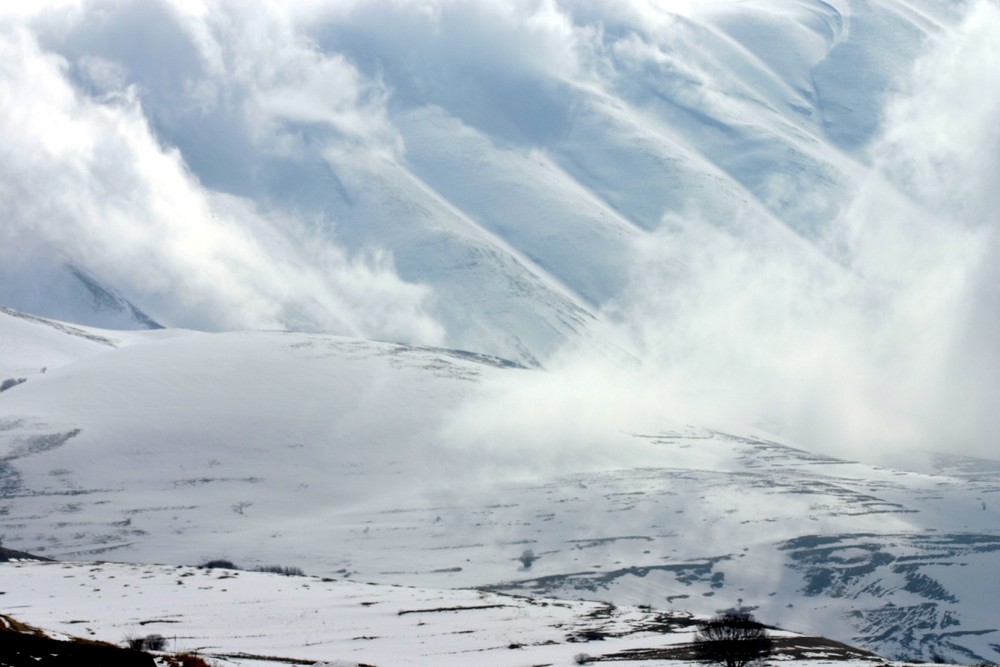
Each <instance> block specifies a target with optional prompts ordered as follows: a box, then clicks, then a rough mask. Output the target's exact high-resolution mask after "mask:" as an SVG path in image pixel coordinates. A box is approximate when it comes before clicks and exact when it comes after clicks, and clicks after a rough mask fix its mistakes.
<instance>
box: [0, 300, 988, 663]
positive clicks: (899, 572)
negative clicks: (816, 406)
mask: <svg viewBox="0 0 1000 667" xmlns="http://www.w3.org/2000/svg"><path fill="white" fill-rule="evenodd" d="M0 326H2V329H0V331H2V340H3V341H4V343H5V349H13V350H17V351H18V353H19V354H20V355H22V358H23V359H25V360H26V362H28V361H30V363H31V364H32V365H33V366H34V367H38V368H40V367H42V366H43V365H44V366H45V367H46V368H47V371H46V372H45V373H41V372H39V371H35V372H32V371H31V369H27V368H24V367H20V368H17V369H9V370H8V371H5V372H16V373H21V374H23V376H24V377H26V379H27V381H26V382H24V383H22V384H19V385H17V386H15V387H13V388H11V389H8V390H7V391H5V392H3V394H0V425H2V432H0V452H2V464H0V473H2V482H0V484H2V490H3V499H2V508H3V512H2V516H0V533H2V534H3V536H4V538H3V539H4V544H5V545H9V546H14V547H15V548H19V549H22V550H24V551H29V552H33V553H39V554H41V555H46V556H50V557H55V558H57V559H70V560H90V559H102V560H120V561H133V562H145V563H163V562H166V563H174V564H198V563H202V562H205V561H208V560H212V559H218V558H224V559H229V560H232V561H235V562H238V563H242V564H245V565H248V566H252V565H264V564H271V563H281V564H283V565H288V566H292V567H299V568H302V569H304V570H305V571H306V572H308V573H310V574H313V575H318V576H331V577H338V578H341V577H346V578H350V579H354V580H359V581H372V582H381V583H392V584H405V585H419V586H426V587H432V588H465V587H479V588H488V589H491V590H494V591H499V592H511V593H521V594H524V593H527V594H530V595H533V596H539V595H540V596H545V597H562V598H580V599H593V600H602V601H606V602H612V603H615V604H620V605H651V606H653V607H654V608H657V609H662V608H672V609H677V610H688V611H691V612H695V613H700V614H711V613H714V612H716V611H717V610H722V609H730V608H734V607H745V608H749V609H752V610H754V612H755V614H756V615H757V616H758V617H759V618H761V619H762V620H765V621H766V622H768V623H772V624H775V625H778V626H781V627H785V628H788V629H789V630H793V631H797V632H804V633H806V634H813V635H824V636H830V637H833V638H835V639H839V640H841V641H846V642H848V643H853V644H855V645H861V646H864V647H866V648H869V649H871V650H875V651H878V652H880V653H882V654H884V655H890V656H906V657H908V658H911V659H912V658H917V657H923V658H925V659H927V658H932V657H935V656H940V657H945V658H947V659H951V660H958V661H965V662H972V661H982V660H994V659H995V658H996V655H997V652H998V651H997V644H998V638H997V634H998V632H1000V630H998V629H997V628H996V615H995V610H994V603H995V600H996V598H997V595H998V594H1000V591H998V590H997V588H996V585H997V581H996V578H995V577H993V576H992V573H993V572H994V570H995V564H996V559H997V554H998V553H1000V526H998V523H997V511H996V498H997V493H998V492H1000V463H998V462H996V461H989V462H988V461H983V460H971V459H961V458H957V457H939V458H937V459H933V460H932V459H930V458H928V459H927V466H928V467H929V468H930V469H931V470H930V471H928V472H919V473H918V472H906V471H903V470H894V469H887V468H878V467H873V466H871V465H866V464H862V463H853V462H849V461H843V460H839V459H834V458H830V457H825V456H818V455H815V454H810V453H808V452H806V451H804V450H802V449H799V448H796V447H794V446H793V445H792V444H790V443H788V442H784V441H782V440H780V439H777V438H775V437H774V436H772V435H769V434H767V433H766V432H762V431H760V430H759V429H752V428H748V427H738V426H735V427H734V426H732V425H730V427H729V430H722V428H721V427H720V426H718V425H713V426H700V425H697V424H690V423H688V422H685V421H682V420H673V419H671V418H670V415H669V413H664V414H663V415H660V417H659V418H658V419H656V420H655V421H651V422H648V423H641V424H634V425H632V426H634V427H635V428H630V425H629V424H628V423H626V422H616V423H615V424H614V426H615V427H617V430H615V429H609V430H607V431H597V432H594V431H591V430H589V429H587V428H585V429H583V430H581V431H580V432H579V433H576V434H569V437H567V433H565V432H564V431H560V432H558V433H553V432H547V431H546V429H545V428H539V429H538V432H531V433H529V432H523V431H521V432H519V431H516V430H515V431H508V432H506V433H505V432H504V430H503V427H502V426H501V424H503V423H504V422H510V421H514V422H516V421H517V419H518V416H517V415H514V414H512V413H510V412H509V411H508V407H509V406H508V405H506V403H505V402H504V401H496V400H493V399H494V397H495V393H496V392H497V391H499V390H500V389H499V388H502V390H503V391H505V392H509V391H511V390H512V387H518V388H520V389H521V390H523V392H527V393H528V394H530V393H531V392H532V391H533V389H532V384H533V383H535V382H537V378H538V377H540V376H542V377H544V376H545V375H547V374H549V372H547V371H541V370H533V369H527V368H523V367H518V366H516V365H513V364H511V363H510V362H505V361H503V360H500V359H498V358H493V357H483V356H480V355H474V354H469V353H459V352H454V351H449V350H444V349H437V348H421V347H407V346H402V345H398V344H389V343H375V342H370V341H363V340H357V339H349V338H342V337H335V336H329V335H320V334H306V333H288V332H235V333H213V334H206V333H198V332H192V331H180V330H159V331H137V332H114V331H101V330H95V329H84V328H79V327H70V326H68V325H61V324H58V323H54V322H47V321H45V320H41V319H39V318H30V317H29V318H26V317H24V316H18V315H17V314H16V313H12V312H4V313H2V314H0ZM19 341H20V342H21V343H23V345H22V344H21V343H19ZM39 341H41V342H44V345H42V344H41V343H40V342H39ZM29 343H33V344H34V345H35V347H32V345H31V344H29ZM8 346H10V347H8ZM484 398H486V399H488V400H486V401H485V402H483V401H482V399H484ZM470 406H475V408H474V410H475V411H474V417H475V419H476V420H477V421H479V422H481V423H483V424H484V425H485V426H484V427H485V428H486V429H487V430H488V431H489V432H496V433H499V434H500V435H501V437H502V440H500V441H497V440H491V439H487V438H482V437H475V436H474V435H470V434H471V433H472V431H470V429H469V428H468V427H467V426H466V425H465V424H466V422H467V421H468V420H469V419H470V418H471V416H470V413H469V412H468V411H469V410H470V409H472V408H470ZM529 409H531V408H529V407H527V406H523V407H522V410H529ZM534 409H535V410H537V411H539V412H541V413H545V412H546V411H548V410H549V409H550V406H549V405H546V404H544V403H542V404H539V405H536V406H535V408H534ZM629 418H631V417H630V416H627V417H625V419H626V420H627V419H629ZM739 429H742V430H739ZM508 437H510V438H512V439H511V440H507V439H506V438H508ZM513 438H517V439H513ZM528 551H530V552H531V553H530V554H528V555H527V556H526V552H528ZM25 620H30V619H25Z"/></svg>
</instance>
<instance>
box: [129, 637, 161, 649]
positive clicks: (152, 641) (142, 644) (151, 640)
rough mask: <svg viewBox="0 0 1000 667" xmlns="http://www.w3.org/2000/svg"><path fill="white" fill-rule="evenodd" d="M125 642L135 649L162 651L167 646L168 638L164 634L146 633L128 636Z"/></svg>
mask: <svg viewBox="0 0 1000 667" xmlns="http://www.w3.org/2000/svg"><path fill="white" fill-rule="evenodd" d="M125 644H126V645H127V646H128V647H129V648H130V649H132V650H133V651H162V650H163V649H165V648H166V647H167V640H166V638H164V636H163V635H146V636H145V637H126V638H125Z"/></svg>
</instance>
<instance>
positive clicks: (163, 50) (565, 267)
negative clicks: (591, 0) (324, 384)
mask: <svg viewBox="0 0 1000 667" xmlns="http://www.w3.org/2000/svg"><path fill="white" fill-rule="evenodd" d="M260 9H261V11H260V12H258V13H256V14H254V13H253V12H249V13H248V12H246V11H244V10H243V9H242V8H241V7H240V6H239V5H236V4H226V3H223V5H221V6H219V7H217V8H215V9H214V10H212V11H208V10H207V9H206V10H205V11H195V10H194V9H192V8H188V9H185V8H184V7H181V6H177V5H173V4H170V3H160V2H155V3H123V4H121V5H118V6H116V7H114V8H108V9H107V10H106V11H104V10H102V11H97V10H92V7H91V6H90V5H85V6H84V7H83V9H82V10H81V13H80V14H79V15H77V16H75V17H67V18H66V20H65V21H62V22H60V20H59V15H58V13H48V14H39V15H38V16H35V17H33V18H32V19H31V20H30V21H28V22H27V23H25V24H24V25H23V26H22V27H23V31H22V33H18V34H19V35H20V36H19V37H17V39H13V38H11V39H9V40H8V42H9V43H8V45H7V48H8V50H9V51H10V58H9V60H10V62H11V65H10V66H9V67H8V69H7V70H6V74H5V77H6V78H5V83H4V85H5V86H6V88H7V89H8V93H9V94H10V95H11V97H12V98H13V97H18V98H24V99H26V100H30V102H26V104H27V105H29V106H31V105H33V106H35V107H38V108H42V109H46V110H47V113H49V115H51V117H52V118H53V119H56V120H53V123H56V124H57V125H59V124H62V125H67V126H75V127H76V128H77V129H76V132H77V133H78V134H81V135H87V136H91V137H92V139H90V140H88V141H90V142H91V143H93V145H95V146H100V147H101V151H103V152H104V153H106V154H108V155H114V156H116V158H115V161H114V163H113V164H105V162H103V161H102V160H101V159H99V158H97V157H95V154H94V153H92V152H89V151H88V150H86V149H84V148H81V147H78V146H76V145H73V144H71V143H69V142H63V143H60V141H61V140H59V139H58V137H60V136H62V135H59V134H58V133H53V132H50V131H49V130H48V128H46V127H45V126H43V125H41V124H38V123H36V122H35V121H34V117H32V116H30V115H16V114H9V115H8V117H7V118H6V120H5V125H3V127H2V131H3V133H4V135H5V136H9V137H11V138H16V139H17V145H14V144H13V143H12V144H11V145H10V146H9V155H8V158H9V160H7V162H9V169H7V170H6V171H5V174H6V177H5V180H6V181H7V182H8V184H9V185H8V190H9V192H7V194H6V195H5V196H4V198H3V201H4V202H5V204H4V206H5V210H6V213H7V215H8V218H9V220H10V222H9V223H8V225H9V226H10V227H11V229H10V230H9V232H10V233H11V239H12V245H11V246H8V247H11V248H13V247H15V246H16V247H18V248H20V251H19V252H20V255H19V256H18V257H17V258H16V261H8V262H7V265H8V273H9V276H8V277H7V278H6V279H5V281H4V282H5V284H4V287H3V291H2V292H0V293H2V294H3V295H5V296H4V298H5V300H6V302H7V303H9V304H10V305H12V306H14V307H20V308H22V309H28V310H32V311H35V312H42V313H45V314H48V315H51V316H58V317H60V318H61V319H69V320H74V321H84V320H80V319H79V318H80V317H81V315H80V309H81V308H82V306H81V304H80V301H81V297H80V295H73V294H71V293H68V292H65V291H58V290H56V291H53V292H51V293H50V294H48V295H46V296H45V298H44V299H42V303H40V304H39V303H38V299H37V298H29V296H31V295H32V294H33V293H34V290H35V287H34V286H33V283H34V281H33V279H32V275H33V274H32V271H33V269H32V267H38V266H45V265H47V264H51V263H52V262H53V258H55V257H59V258H61V259H60V260H58V261H62V260H63V259H65V258H68V259H69V260H70V261H71V262H73V264H74V265H75V266H77V267H81V269H82V270H86V271H91V272H92V273H93V274H95V275H101V276H102V277H103V280H102V283H103V284H104V285H106V286H109V287H110V288H113V289H115V290H117V291H118V292H120V293H121V294H123V295H127V298H128V299H129V300H131V302H132V303H134V304H136V307H137V308H141V309H145V310H147V311H149V312H155V313H157V315H158V321H159V320H163V321H164V322H166V323H170V324H172V325H175V326H176V325H181V326H192V327H195V328H210V329H230V328H240V327H251V328H253V327H268V328H270V327H274V326H284V327H289V328H296V329H303V328H305V329H309V330H320V331H327V332H332V333H340V334H349V335H359V336H362V337H376V338H385V337H391V338H396V339H403V340H409V341H417V342H431V343H442V342H444V343H446V344H447V345H448V346H451V347H460V348H463V349H472V350H477V351H480V352H484V353H491V354H500V355H502V356H506V357H509V358H514V359H517V360H519V361H521V362H525V363H537V362H538V361H541V360H544V359H546V358H549V357H550V356H551V355H552V354H553V353H554V351H556V350H557V349H559V348H561V347H563V346H564V345H565V344H567V343H572V342H576V341H578V340H579V339H581V338H582V339H584V340H586V339H588V338H591V337H595V336H596V337H602V336H603V335H604V334H603V331H602V328H601V326H594V325H596V324H597V323H598V322H599V321H600V320H601V319H602V318H603V317H604V312H603V309H605V308H606V307H608V306H615V305H618V302H619V301H620V300H621V299H622V298H623V295H624V293H625V291H626V288H627V287H628V286H629V285H630V284H631V283H632V282H633V279H634V276H633V275H632V273H631V271H632V267H633V266H634V265H635V262H636V257H637V250H636V246H637V244H638V245H641V243H642V242H643V240H644V239H646V238H648V237H649V236H650V235H651V234H653V233H655V232H656V231H657V230H659V231H663V230H670V229H672V227H673V225H675V224H676V219H677V218H683V219H684V220H685V223H686V224H689V225H693V226H694V227H696V228H698V227H702V226H708V227H713V228H719V229H722V230H725V233H726V234H733V235H735V236H736V237H737V238H740V239H743V240H747V239H753V240H754V241H753V242H754V243H764V244H765V245H766V244H769V243H773V242H775V239H778V240H779V245H781V246H782V247H787V248H789V250H788V251H789V252H790V253H791V254H792V255H793V256H802V257H803V258H805V260H804V261H807V263H808V261H809V260H808V258H809V257H811V256H812V255H814V254H820V255H823V254H827V255H829V254H831V248H830V247H828V246H827V244H826V242H825V241H826V238H827V237H828V235H829V234H830V226H831V225H834V224H835V223H837V224H839V223H838V220H839V219H840V218H841V217H842V216H844V215H845V214H847V212H848V211H849V209H850V205H851V202H852V200H853V199H854V198H855V197H856V196H857V192H858V190H859V188H860V187H861V186H862V185H863V184H864V183H865V182H866V181H868V180H869V179H870V177H871V173H870V168H869V167H868V166H867V165H866V164H865V162H867V161H868V160H869V155H868V154H867V153H866V148H867V147H869V146H871V145H872V143H873V142H874V141H875V140H876V139H877V138H878V137H880V136H881V133H882V131H883V129H884V128H882V127H881V125H880V123H881V121H880V118H881V117H882V116H883V115H884V112H883V106H882V104H883V101H884V100H885V99H886V95H887V94H888V93H890V92H892V91H893V90H894V89H895V88H896V87H899V86H901V85H902V84H901V83H900V82H905V81H906V80H907V79H908V77H909V76H910V70H911V67H912V64H913V62H914V61H915V59H916V58H917V57H918V56H919V55H920V54H921V53H922V52H923V50H924V48H925V46H926V44H927V43H928V41H929V40H931V41H932V40H933V38H934V37H936V36H937V35H939V34H947V33H948V32H949V31H952V30H954V29H955V26H956V25H957V21H958V20H959V19H960V16H958V14H957V11H956V10H955V9H954V8H953V7H952V6H951V5H950V4H949V3H945V2H938V1H936V0H921V1H920V2H905V3H904V2H898V1H897V0H877V1H876V0H853V1H851V2H847V1H846V0H844V1H839V0H838V1H837V2H830V3H828V2H820V1H818V0H809V1H803V2H796V3H792V4H789V3H784V2H765V1H761V2H750V3H748V2H716V3H678V4H677V5H676V6H673V5H671V6H670V7H666V8H647V9H645V10H640V9H636V8H633V7H625V6H623V7H621V8H617V9H615V8H611V7H605V8H602V9H598V8H597V7H596V6H594V7H592V6H589V5H587V4H586V3H583V4H574V3H564V4H563V5H558V6H557V5H552V6H548V5H546V6H545V7H538V8H534V9H530V8H527V7H513V6H511V7H500V6H493V5H490V4H489V3H471V4H468V5H450V4H448V3H444V4H442V5H441V6H440V7H437V8H436V9H435V10H434V11H428V12H421V11H418V10H417V9H416V8H413V7H406V6H402V5H399V4H398V3H396V4H394V3H388V2H386V3H381V2H379V3H371V4H364V5H342V6H341V5H338V6H331V7H328V8H324V9H318V8H313V9H306V8H291V9H282V8H279V7H277V6H273V5H268V4H262V5H261V7H260ZM643 12H645V13H643ZM152 26H155V29H154V28H152ZM12 34H13V33H12ZM137 36H143V37H139V38H137ZM35 41H37V43H35ZM262 42H268V43H271V44H273V45H274V48H273V49H271V50H270V51H268V52H267V53H263V52H261V51H259V50H258V48H257V47H258V45H259V44H260V43H262ZM515 44H516V45H518V46H516V47H515V46H513V45H515ZM154 45H156V49H157V50H156V51H155V53H154V52H153V51H151V50H150V49H152V48H153V46H154ZM59 59H64V60H59ZM53 63H56V65H54V64H53ZM58 63H65V67H63V66H62V65H58ZM33 67H34V68H35V69H34V70H32V69H31V68H33ZM30 71H34V72H36V74H34V75H32V76H29V75H28V72H30ZM43 73H44V76H42V74H43ZM42 80H44V81H45V85H37V83H38V82H39V81H42ZM32 82H35V83H34V84H33V83H32ZM328 82H336V84H334V83H328ZM68 100H69V101H68ZM40 116H41V115H39V117H40ZM46 117H48V116H46ZM49 145H51V150H46V151H39V150H38V147H39V146H49ZM17 154H35V155H37V156H38V158H37V160H35V161H32V162H31V163H30V164H29V165H23V164H22V165H19V166H18V167H17V168H15V164H16V162H15V157H16V155H17ZM47 156H48V157H47ZM66 164H74V165H76V166H75V167H74V169H73V170H72V171H69V172H67V170H66V169H65V165H66ZM153 165H156V166H155V167H154V166H153ZM168 175H169V177H168ZM130 183H133V184H136V185H135V187H133V186H130V185H128V184H130ZM44 184H55V185H54V186H53V187H50V188H47V189H46V188H45V187H44ZM46 191H48V192H53V191H55V192H56V196H51V195H49V196H48V197H46V196H45V194H44V192H46ZM108 221H112V222H108ZM109 230H117V231H116V232H114V233H111V232H110V231H109ZM795 235H800V236H801V237H803V238H804V239H806V240H807V242H805V243H797V242H796V241H795V240H794V239H793V238H790V237H794V236H795ZM116 239H118V241H117V242H116ZM782 239H783V240H782ZM116 243H124V244H125V245H117V246H116V245H115V244H116ZM812 244H815V247H812ZM126 247H127V250H126V249H125V248H126ZM832 250H833V252H832V254H833V255H834V256H833V257H832V259H833V260H834V264H837V263H843V260H844V258H843V257H839V256H837V252H836V250H837V249H836V248H833V249H832ZM379 252H381V253H385V252H388V253H391V258H392V261H391V262H389V263H387V262H386V261H385V260H384V255H383V260H381V261H379V262H375V266H371V262H369V266H368V267H367V269H375V271H374V273H371V272H369V271H368V270H366V269H365V268H363V266H364V264H365V262H366V261H367V260H365V258H368V259H369V260H370V259H371V253H379ZM674 255H675V259H676V260H677V261H685V259H686V258H685V257H684V256H683V253H682V252H680V251H675V252H674ZM136 258H142V259H136ZM9 259H12V260H13V259H15V258H13V257H12V258H9ZM848 259H849V258H848ZM359 264H360V265H359ZM11 267H12V268H11ZM331 272H332V273H333V274H334V276H333V279H330V278H331V276H330V274H331ZM344 272H346V273H347V274H348V275H341V274H342V273H344ZM386 274H390V275H392V276H394V277H398V278H401V279H402V280H403V281H405V282H407V283H412V284H419V285H422V286H424V287H425V288H427V289H428V290H429V292H419V291H417V292H414V291H412V290H407V289H406V288H405V287H403V286H396V287H394V288H393V289H386V288H387V282H386V281H387V280H389V278H388V277H387V275H386ZM257 275H259V276H260V277H261V278H263V279H260V280H258V279H256V278H255V276H257ZM210 277H211V278H214V279H211V280H209V279H208V278H210ZM275 282H280V284H281V288H280V289H275V288H274V283H275ZM375 285H379V288H378V289H374V286H375ZM366 293H367V298H365V297H364V296H361V295H363V294H366ZM35 296H38V295H37V294H36V295H35ZM400 300H401V301H402V302H403V303H405V304H406V306H405V309H411V308H412V309H414V311H415V312H413V313H412V314H411V315H410V316H409V317H410V321H404V322H399V321H394V322H393V323H389V322H386V321H384V319H383V318H382V317H381V316H380V315H378V314H379V313H381V312H383V311H384V310H386V309H388V310H397V311H398V310H399V305H398V303H399V301H400ZM262 302H263V304H262ZM265 305H266V307H265ZM84 310H85V309H84ZM369 311H374V312H375V314H376V316H375V317H370V316H369V315H370V313H369ZM422 316H426V317H430V318H433V319H434V320H435V321H436V322H437V323H438V325H439V326H440V327H441V329H440V330H435V331H433V332H432V330H430V329H429V328H428V323H427V321H426V320H425V319H421V317H422ZM139 319H140V320H141V319H142V317H139ZM86 321H89V322H91V323H101V322H103V323H104V324H110V323H111V321H110V320H107V319H105V320H103V321H102V320H100V319H97V320H94V319H91V320H86Z"/></svg>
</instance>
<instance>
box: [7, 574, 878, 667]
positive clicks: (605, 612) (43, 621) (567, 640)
mask: <svg viewBox="0 0 1000 667" xmlns="http://www.w3.org/2000/svg"><path fill="white" fill-rule="evenodd" d="M0 586H2V587H3V593H4V596H5V601H6V602H7V603H8V604H9V608H10V609H14V610H16V620H18V621H20V622H28V623H29V624H31V625H34V626H39V627H41V628H43V629H45V630H46V631H48V632H49V633H50V634H57V635H63V636H70V637H72V636H76V637H82V638H84V639H96V640H100V641H106V642H110V643H118V644H120V643H122V642H123V638H141V637H147V636H149V635H159V636H161V637H163V638H164V639H165V643H166V646H165V647H164V649H165V651H166V652H170V653H196V654H197V655H200V656H204V657H206V658H208V659H210V660H214V661H221V662H222V664H227V665H241V666H242V665H247V666H251V665H274V664H292V665H303V664H321V665H333V666H334V667H358V666H359V665H373V666H378V667H389V666H390V665H429V664H433V665H442V666H446V665H469V664H476V665H491V666H492V665H496V666H499V665H511V666H513V665H526V664H533V665H573V664H584V663H586V662H597V661H599V660H602V659H604V660H614V661H615V662H616V663H618V664H622V665H626V666H627V665H642V664H648V662H647V661H649V660H656V659H661V660H662V659H664V658H668V657H669V659H673V660H682V661H684V662H682V663H681V664H684V663H690V662H693V661H691V660H690V648H689V646H687V645H688V644H689V643H690V642H691V641H692V637H693V634H694V630H695V627H694V623H695V621H696V620H697V619H694V618H692V617H691V616H690V615H688V614H670V613H663V612H661V611H658V610H652V609H637V608H629V607H616V606H615V605H609V604H602V603H596V602H568V601H565V600H546V599H531V598H525V597H516V596H507V595H497V594H492V593H484V592H481V591H470V590H465V591H455V590H428V589H420V588H414V587H401V586H379V585H374V584H364V583H357V582H351V581H343V580H333V579H330V578H322V579H321V578H316V577H290V578H286V577H283V576H280V575H274V574H262V573H257V572H241V571H237V570H226V569H199V568H193V567H165V566H160V565H126V564H116V563H54V564H40V563H17V564H15V563H10V564H0ZM53 601H56V602H53ZM770 634H771V635H772V637H773V640H772V641H773V643H774V655H775V658H776V659H780V660H789V659H795V660H797V661H799V663H798V664H803V665H804V666H805V667H813V666H815V667H820V666H821V665H831V664H836V665H840V666H841V667H857V666H859V665H865V664H869V661H871V660H872V659H875V658H876V656H872V655H870V654H867V653H865V652H863V651H858V650H853V649H851V648H849V647H846V646H842V645H838V644H836V643H835V642H830V641H826V640H823V639H819V638H814V637H803V636H801V635H796V634H795V633H790V632H784V631H781V630H775V631H771V633H770Z"/></svg>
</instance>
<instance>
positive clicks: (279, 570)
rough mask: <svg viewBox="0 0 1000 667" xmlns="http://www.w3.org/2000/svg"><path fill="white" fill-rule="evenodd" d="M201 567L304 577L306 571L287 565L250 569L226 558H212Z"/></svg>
mask: <svg viewBox="0 0 1000 667" xmlns="http://www.w3.org/2000/svg"><path fill="white" fill-rule="evenodd" d="M201 567H203V568H205V569H206V570H214V569H220V570H242V571H247V572H269V573H271V574H281V575H284V576H286V577H304V576H306V573H305V572H303V571H302V569H301V568H298V567H289V566H287V565H258V566H256V567H254V568H251V569H250V570H246V568H242V567H240V566H238V565H236V563H234V562H232V561H231V560H226V559H224V558H217V559H215V560H210V561H208V562H207V563H203V564H202V565H201Z"/></svg>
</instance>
